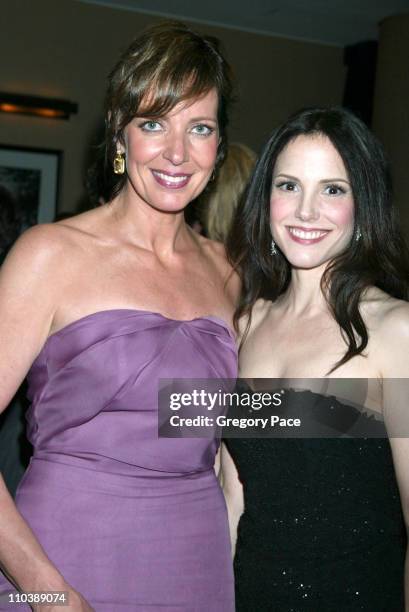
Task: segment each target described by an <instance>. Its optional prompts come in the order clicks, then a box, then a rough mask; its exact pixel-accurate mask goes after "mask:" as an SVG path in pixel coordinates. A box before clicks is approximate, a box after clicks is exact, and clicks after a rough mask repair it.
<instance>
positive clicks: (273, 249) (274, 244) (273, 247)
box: [270, 240, 277, 255]
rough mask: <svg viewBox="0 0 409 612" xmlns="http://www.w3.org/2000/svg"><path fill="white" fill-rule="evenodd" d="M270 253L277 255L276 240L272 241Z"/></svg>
mask: <svg viewBox="0 0 409 612" xmlns="http://www.w3.org/2000/svg"><path fill="white" fill-rule="evenodd" d="M270 253H271V255H277V249H276V243H275V242H274V240H272V241H271V248H270Z"/></svg>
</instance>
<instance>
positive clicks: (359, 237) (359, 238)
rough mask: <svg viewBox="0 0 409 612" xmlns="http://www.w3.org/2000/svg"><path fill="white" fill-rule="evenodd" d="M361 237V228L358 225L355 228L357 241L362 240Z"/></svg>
mask: <svg viewBox="0 0 409 612" xmlns="http://www.w3.org/2000/svg"><path fill="white" fill-rule="evenodd" d="M361 237H362V234H361V230H360V229H359V227H357V228H356V230H355V242H359V241H360V240H361Z"/></svg>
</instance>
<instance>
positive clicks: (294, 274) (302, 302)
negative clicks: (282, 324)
mask: <svg viewBox="0 0 409 612" xmlns="http://www.w3.org/2000/svg"><path fill="white" fill-rule="evenodd" d="M325 267H326V266H325V265H324V266H320V267H318V268H313V269H310V270H305V269H301V268H293V269H292V271H291V282H290V285H289V287H288V289H287V291H286V292H285V293H284V294H283V295H282V296H280V298H279V300H280V306H281V307H282V308H283V309H285V310H286V311H287V312H289V313H291V314H293V315H294V316H298V317H299V316H307V317H308V316H314V315H317V314H319V313H322V312H323V311H325V312H328V305H327V302H326V300H325V297H324V294H323V292H322V289H321V279H322V275H323V273H324V271H325Z"/></svg>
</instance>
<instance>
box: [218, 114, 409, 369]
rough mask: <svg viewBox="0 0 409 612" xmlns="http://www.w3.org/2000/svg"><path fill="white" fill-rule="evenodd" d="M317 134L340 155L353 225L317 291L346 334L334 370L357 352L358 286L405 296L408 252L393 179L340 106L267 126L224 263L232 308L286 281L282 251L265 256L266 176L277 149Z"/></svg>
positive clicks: (243, 308)
mask: <svg viewBox="0 0 409 612" xmlns="http://www.w3.org/2000/svg"><path fill="white" fill-rule="evenodd" d="M316 134H321V135H324V136H326V137H328V138H329V139H330V141H331V142H332V144H333V145H334V147H335V148H336V149H337V151H338V153H339V154H340V156H341V158H342V160H343V162H344V165H345V168H346V170H347V173H348V176H349V180H350V182H351V187H352V193H353V197H354V215H355V230H357V229H358V228H359V230H360V233H361V234H362V236H361V238H360V239H359V240H356V239H355V237H354V236H353V237H352V238H351V242H350V244H349V245H348V246H347V247H346V248H345V249H344V251H343V252H342V253H340V254H339V255H337V256H336V257H335V258H334V259H333V260H332V261H331V262H330V263H329V264H328V266H327V268H326V270H325V272H324V275H323V277H322V280H321V289H322V291H323V294H324V296H325V298H326V300H327V302H328V306H329V308H330V311H331V312H332V315H333V317H334V319H335V321H336V322H337V323H338V324H339V326H340V329H341V333H342V335H343V337H344V338H345V340H346V343H347V350H346V352H345V355H344V356H343V357H342V359H341V360H340V361H339V362H338V363H337V364H335V365H334V366H333V368H332V370H331V371H333V370H334V369H335V368H337V367H339V366H340V365H342V364H344V363H345V362H347V361H348V360H349V359H351V358H352V357H354V356H355V355H359V354H361V353H362V352H363V351H364V349H365V348H366V346H367V344H368V331H367V329H366V326H365V323H364V321H363V319H362V316H361V314H360V311H359V304H360V300H361V297H362V294H363V292H364V291H365V289H367V288H368V287H370V286H376V287H379V288H380V289H382V290H383V291H385V292H386V293H388V294H389V295H391V296H393V297H395V298H399V299H404V300H407V299H408V298H409V257H408V251H407V247H406V245H405V242H404V239H403V237H402V233H401V231H400V228H399V224H398V219H397V211H396V209H395V208H394V207H393V205H392V184H391V178H390V171H389V165H388V162H387V159H386V157H385V154H384V151H383V148H382V146H381V144H380V142H379V141H378V140H377V139H376V138H375V136H374V135H373V134H372V133H371V132H370V130H369V129H368V128H367V127H366V126H365V124H364V123H363V122H362V121H361V120H360V119H358V118H357V117H356V116H355V115H353V114H352V113H351V112H349V111H347V110H346V109H344V108H310V109H305V110H302V111H300V112H298V113H296V114H295V115H293V116H292V117H290V118H289V119H288V121H286V122H285V123H284V124H283V125H281V126H280V127H279V128H277V129H276V130H274V132H273V133H272V135H271V137H270V139H269V140H268V142H267V144H266V145H265V147H264V149H263V151H262V153H261V156H260V159H259V161H258V162H257V165H256V167H255V170H254V173H253V176H252V179H251V182H250V185H249V188H248V191H247V194H246V197H245V199H244V200H243V201H242V204H241V206H240V207H239V210H238V212H237V214H236V217H235V220H234V224H233V227H232V230H231V232H230V235H229V239H228V245H227V249H228V254H229V258H230V261H231V263H232V264H233V266H234V267H235V268H236V269H237V271H238V272H239V274H240V276H241V279H242V282H243V285H242V287H243V289H242V295H241V299H240V303H239V306H238V308H237V310H236V313H235V318H234V321H235V326H236V328H237V326H238V319H239V318H240V317H241V316H242V315H244V314H249V315H250V317H249V321H248V325H247V329H246V332H245V334H244V338H243V341H244V339H245V335H246V333H247V331H248V329H249V326H250V320H251V309H252V307H253V305H254V303H255V302H256V300H257V299H258V298H259V297H264V298H266V299H270V300H272V301H275V300H276V299H277V298H278V297H279V296H280V295H281V294H282V293H284V292H285V291H286V289H287V288H288V286H289V283H290V280H291V265H290V263H289V262H288V261H287V259H286V258H285V256H284V254H283V253H282V252H281V251H280V250H279V248H278V247H276V249H277V254H276V255H274V256H271V255H270V245H271V240H272V235H271V229H270V197H271V186H272V176H273V171H274V167H275V164H276V161H277V158H278V156H279V155H280V153H281V152H282V151H283V149H284V147H285V146H286V145H287V144H288V143H289V142H291V141H292V140H294V139H295V138H297V136H300V135H316Z"/></svg>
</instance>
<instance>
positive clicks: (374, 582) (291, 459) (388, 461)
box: [226, 392, 409, 612]
mask: <svg viewBox="0 0 409 612" xmlns="http://www.w3.org/2000/svg"><path fill="white" fill-rule="evenodd" d="M290 393H291V392H290ZM294 393H295V392H294ZM303 395H304V397H309V396H310V395H311V394H309V392H305V393H303V394H300V392H297V393H296V398H297V401H298V402H299V401H301V400H302V398H303ZM322 401H324V402H326V403H327V404H330V403H331V402H330V399H329V398H324V397H323V398H322ZM307 404H308V402H307ZM321 404H322V402H321ZM330 408H331V407H330V406H329V405H328V409H330ZM321 409H322V405H321ZM226 443H227V445H228V448H229V450H230V453H231V455H232V457H233V459H234V461H235V463H236V465H237V468H238V471H239V475H240V479H241V480H242V483H243V487H244V499H245V512H244V514H243V515H242V517H241V519H240V523H239V530H238V541H237V549H236V557H235V562H234V568H235V579H236V610H237V612H298V611H306V610H309V611H311V612H355V611H358V610H365V611H366V612H403V610H404V603H403V568H404V556H405V546H406V535H405V528H404V522H403V517H402V512H401V506H400V499H399V492H398V488H397V484H396V480H395V475H394V468H393V463H392V456H391V451H390V445H389V441H388V439H385V438H384V439H382V438H378V439H377V438H372V439H369V438H345V437H340V438H332V439H329V438H324V439H297V438H293V439H266V438H263V439H227V440H226ZM408 469H409V466H408Z"/></svg>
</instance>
